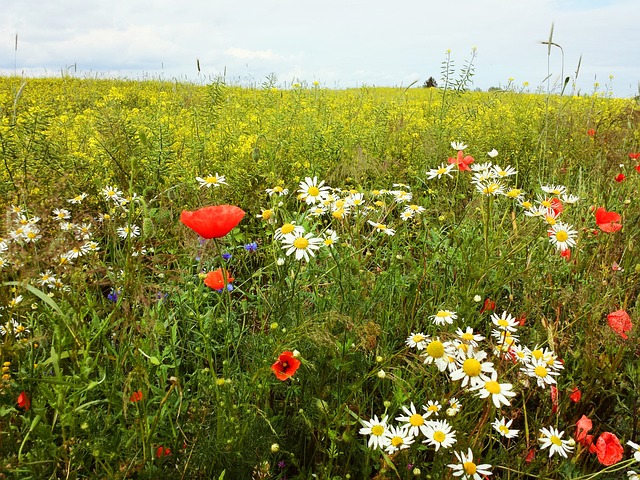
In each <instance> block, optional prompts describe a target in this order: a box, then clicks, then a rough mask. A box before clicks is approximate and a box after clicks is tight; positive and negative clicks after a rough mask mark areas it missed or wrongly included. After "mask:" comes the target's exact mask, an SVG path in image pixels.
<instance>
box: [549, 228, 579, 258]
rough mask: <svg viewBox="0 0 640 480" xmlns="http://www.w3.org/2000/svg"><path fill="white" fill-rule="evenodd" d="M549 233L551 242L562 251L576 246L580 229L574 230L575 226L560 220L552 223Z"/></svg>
mask: <svg viewBox="0 0 640 480" xmlns="http://www.w3.org/2000/svg"><path fill="white" fill-rule="evenodd" d="M547 233H548V234H549V241H550V242H551V244H552V245H555V246H556V248H557V249H558V250H560V251H563V250H566V249H568V248H571V247H575V246H576V236H577V235H578V231H577V230H574V229H573V226H571V225H569V224H568V223H564V222H558V223H556V224H555V225H552V226H551V228H550V229H549V230H548V231H547Z"/></svg>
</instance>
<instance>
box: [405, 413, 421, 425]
mask: <svg viewBox="0 0 640 480" xmlns="http://www.w3.org/2000/svg"><path fill="white" fill-rule="evenodd" d="M409 423H410V424H411V426H412V427H419V426H420V425H424V418H423V417H422V415H420V414H419V413H414V414H413V415H411V416H410V417H409Z"/></svg>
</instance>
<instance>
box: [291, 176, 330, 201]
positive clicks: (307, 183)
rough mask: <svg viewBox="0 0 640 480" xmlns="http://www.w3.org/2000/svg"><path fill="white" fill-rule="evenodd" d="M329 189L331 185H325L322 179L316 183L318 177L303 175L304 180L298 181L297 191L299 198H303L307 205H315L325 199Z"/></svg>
mask: <svg viewBox="0 0 640 480" xmlns="http://www.w3.org/2000/svg"><path fill="white" fill-rule="evenodd" d="M330 190H331V187H329V186H326V185H325V184H324V180H322V181H321V182H320V183H318V177H313V178H310V177H305V179H304V181H302V182H300V185H299V190H298V192H299V193H300V196H299V198H300V199H301V200H304V201H305V202H306V203H307V204H308V205H315V204H316V203H318V202H320V201H322V200H324V199H326V198H327V196H328V195H329V191H330Z"/></svg>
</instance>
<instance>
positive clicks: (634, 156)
mask: <svg viewBox="0 0 640 480" xmlns="http://www.w3.org/2000/svg"><path fill="white" fill-rule="evenodd" d="M629 158H630V159H632V160H638V159H639V158H640V152H631V153H630V154H629Z"/></svg>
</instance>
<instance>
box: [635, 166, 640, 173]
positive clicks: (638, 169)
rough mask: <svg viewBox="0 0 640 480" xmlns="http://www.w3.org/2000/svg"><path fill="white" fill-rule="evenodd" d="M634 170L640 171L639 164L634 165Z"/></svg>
mask: <svg viewBox="0 0 640 480" xmlns="http://www.w3.org/2000/svg"><path fill="white" fill-rule="evenodd" d="M635 169H636V172H638V173H640V165H636V166H635Z"/></svg>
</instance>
